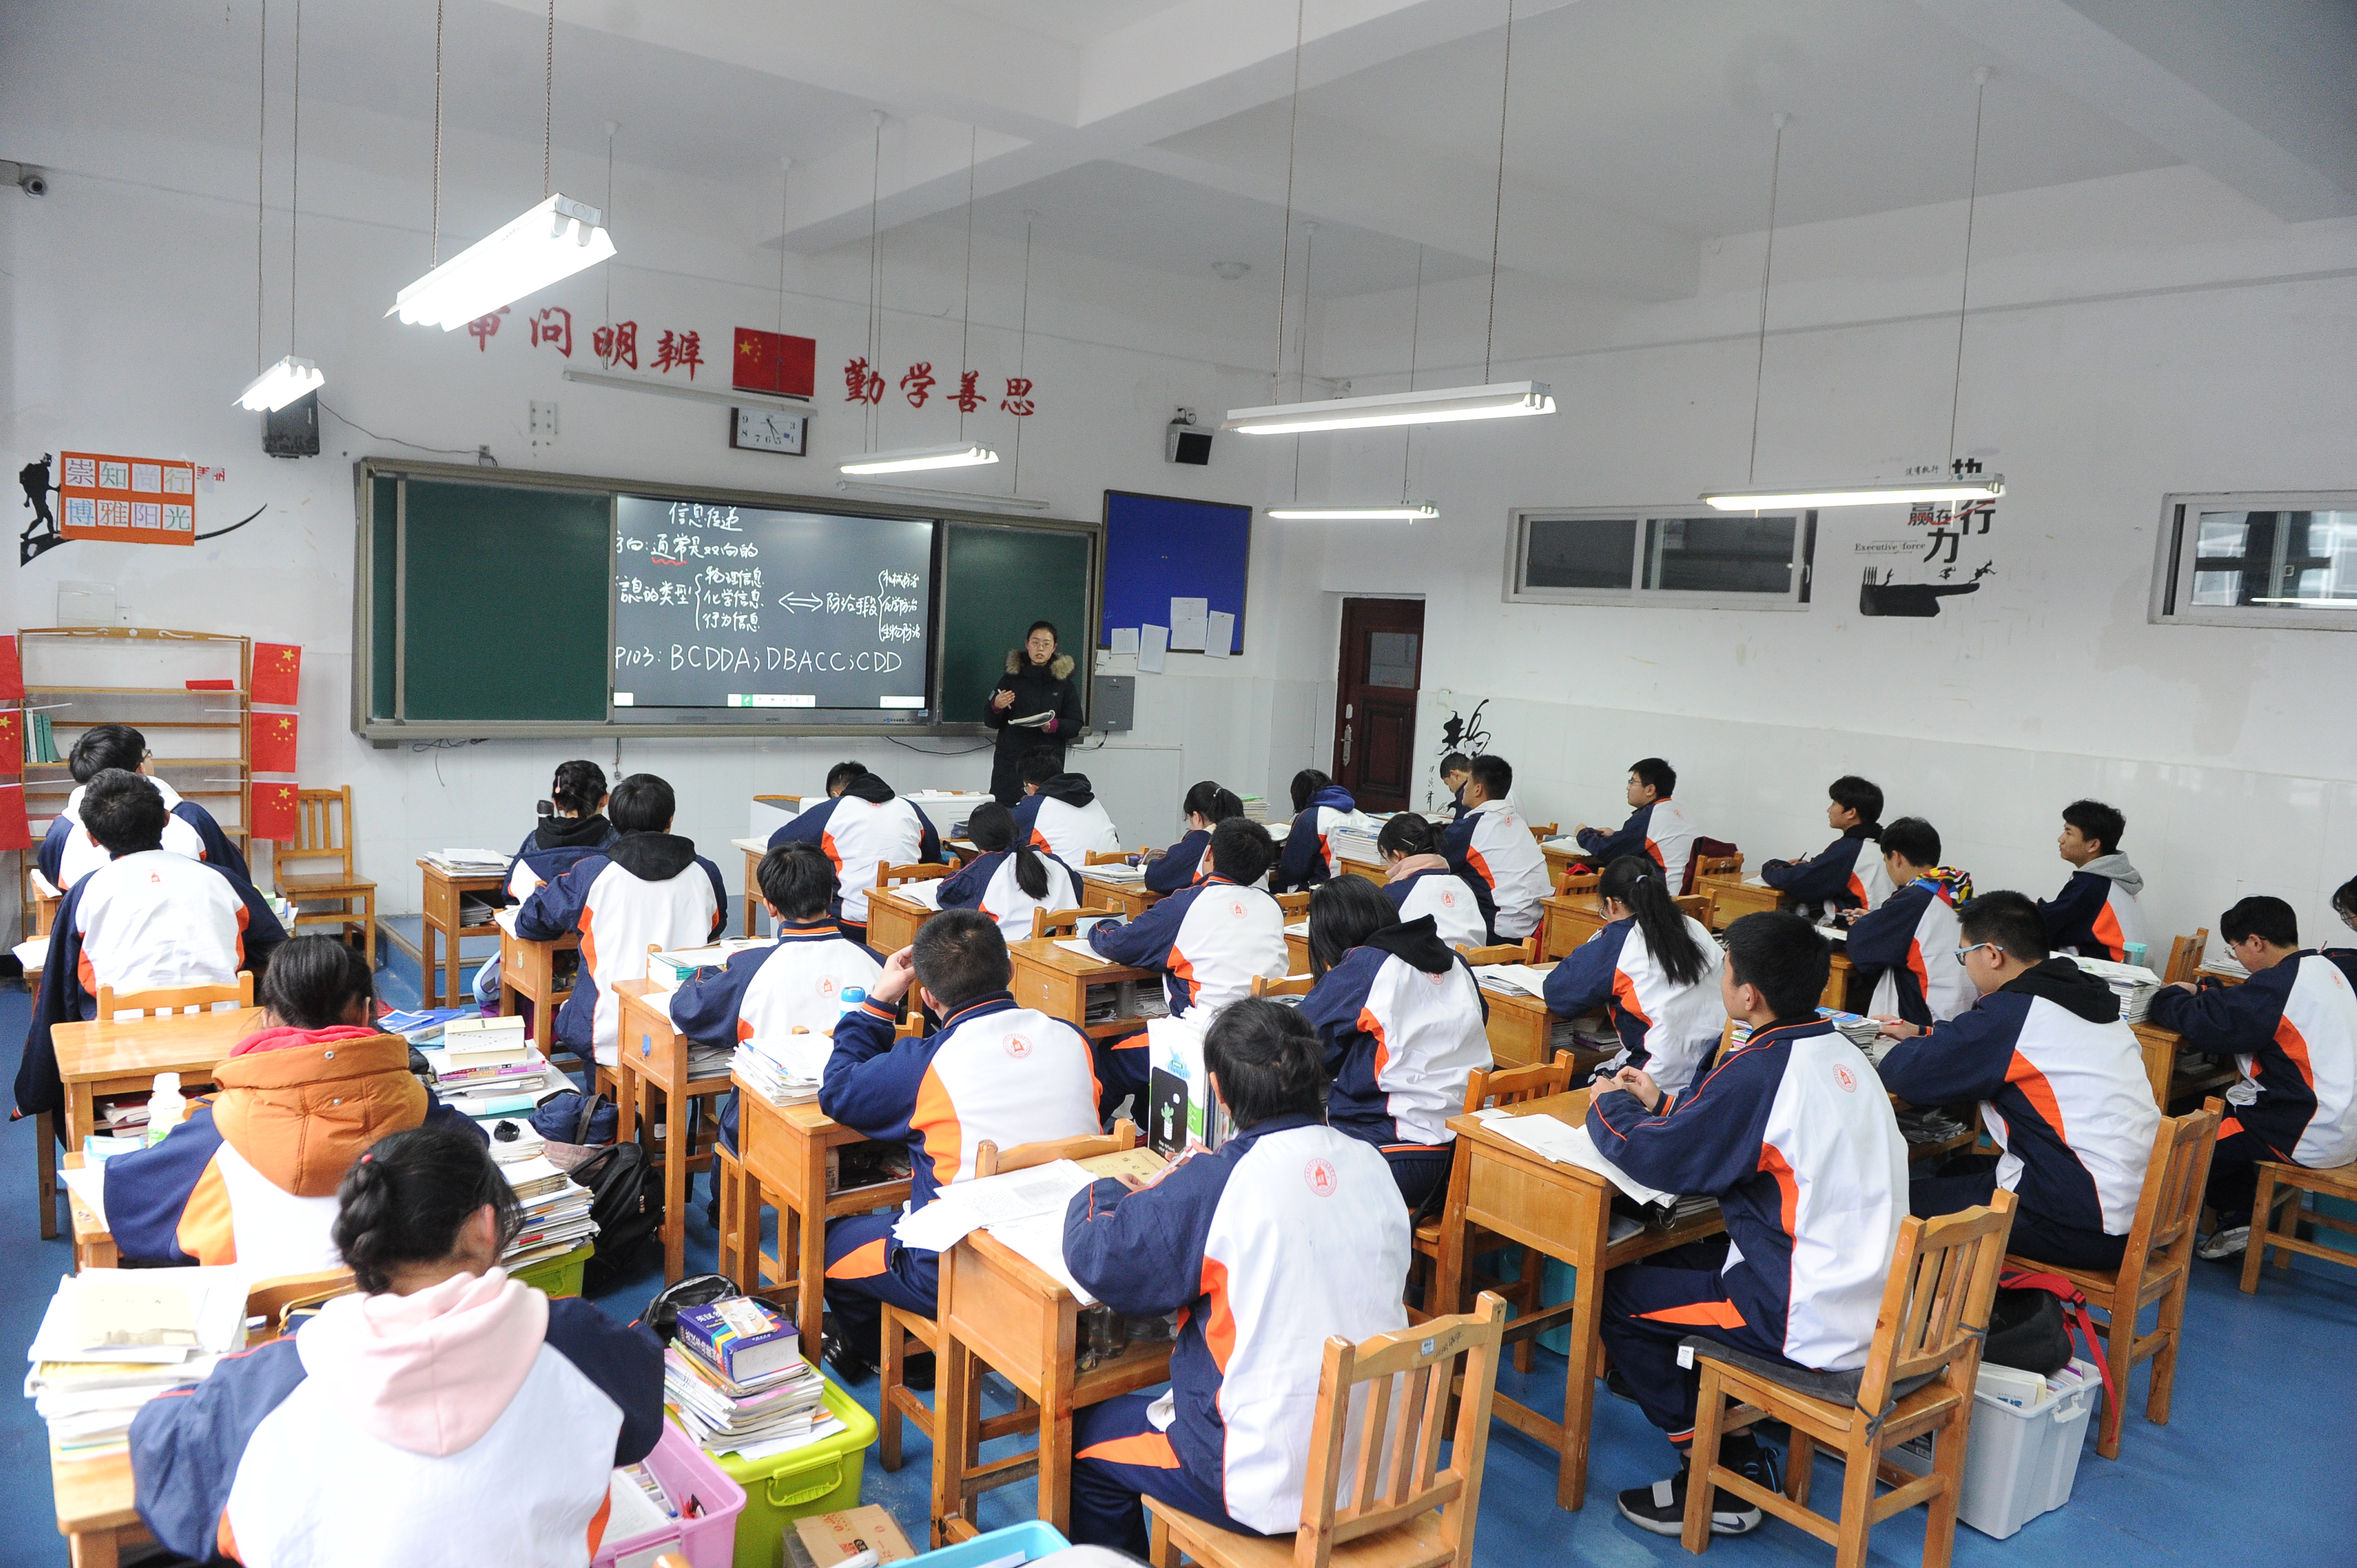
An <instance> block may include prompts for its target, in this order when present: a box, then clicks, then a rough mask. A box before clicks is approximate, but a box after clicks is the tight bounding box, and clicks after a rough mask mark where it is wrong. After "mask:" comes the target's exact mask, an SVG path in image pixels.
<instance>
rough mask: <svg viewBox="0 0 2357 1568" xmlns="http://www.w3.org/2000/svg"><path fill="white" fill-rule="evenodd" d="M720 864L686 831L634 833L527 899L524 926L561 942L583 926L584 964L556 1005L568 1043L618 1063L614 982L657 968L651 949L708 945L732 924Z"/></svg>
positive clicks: (522, 933) (524, 931) (561, 1037)
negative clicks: (700, 849)
mask: <svg viewBox="0 0 2357 1568" xmlns="http://www.w3.org/2000/svg"><path fill="white" fill-rule="evenodd" d="M727 925H728V894H727V892H726V889H725V888H724V887H723V886H721V882H720V868H719V867H718V866H716V865H713V864H712V862H710V861H709V860H706V859H705V857H704V856H702V855H700V854H696V853H695V841H694V839H689V838H682V837H681V836H680V835H678V834H677V833H624V834H623V835H622V836H621V837H620V838H618V839H616V840H615V841H614V842H613V843H612V844H610V845H608V847H607V848H606V849H605V850H604V851H602V852H601V853H599V854H590V855H584V856H583V857H582V858H581V859H580V860H578V861H576V862H575V863H574V865H573V869H571V870H570V871H566V872H563V873H560V874H559V875H558V876H557V877H556V879H555V880H554V881H553V882H551V883H549V885H548V886H545V887H543V888H542V889H541V890H540V891H539V892H537V893H534V894H533V896H532V897H529V898H527V899H525V900H524V901H523V908H521V909H518V910H517V911H516V935H517V936H519V937H522V939H523V940H526V941H532V942H551V941H554V940H557V939H558V938H560V937H563V936H565V935H566V934H568V933H570V932H573V931H579V932H580V933H581V972H580V975H579V977H578V978H577V979H576V980H575V981H574V983H573V994H572V995H570V996H568V997H566V998H565V1005H564V1006H562V1007H560V1008H558V1009H557V1011H556V1038H557V1041H558V1043H560V1044H561V1045H563V1046H565V1047H566V1048H567V1049H569V1050H572V1051H574V1052H575V1053H576V1054H581V1055H586V1054H588V1053H591V1052H595V1054H596V1058H597V1063H598V1065H600V1066H601V1067H611V1066H613V1065H614V1040H615V1036H616V1035H617V1033H618V1032H619V1020H620V1017H621V1010H622V1009H621V999H620V998H619V996H617V995H616V994H615V993H614V987H615V986H616V985H617V984H619V983H621V982H623V981H625V980H644V979H645V978H646V977H647V948H648V947H649V945H650V944H651V945H652V946H655V947H658V948H690V947H698V946H701V945H702V944H704V943H705V942H708V941H711V940H714V939H715V938H716V937H718V936H719V935H720V933H721V932H722V931H723V930H725V929H727Z"/></svg>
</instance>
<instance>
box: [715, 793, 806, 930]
mask: <svg viewBox="0 0 2357 1568" xmlns="http://www.w3.org/2000/svg"><path fill="white" fill-rule="evenodd" d="M753 798H754V799H755V800H771V799H775V800H793V799H795V797H793V796H791V795H779V796H774V797H772V796H767V795H756V796H755V797H753ZM728 842H729V843H733V844H735V845H736V846H737V848H738V849H741V850H743V851H744V852H745V891H744V893H743V895H742V898H743V902H744V905H745V929H744V931H743V932H742V933H741V934H742V935H745V936H748V937H750V936H757V935H759V932H760V929H761V857H762V856H763V855H765V854H769V853H770V841H769V840H768V839H755V838H743V839H730V840H729V841H728Z"/></svg>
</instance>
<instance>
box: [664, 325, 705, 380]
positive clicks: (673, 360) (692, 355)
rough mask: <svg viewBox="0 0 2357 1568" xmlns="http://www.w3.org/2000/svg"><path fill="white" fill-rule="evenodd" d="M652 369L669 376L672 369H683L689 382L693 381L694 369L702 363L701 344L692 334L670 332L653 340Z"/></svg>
mask: <svg viewBox="0 0 2357 1568" xmlns="http://www.w3.org/2000/svg"><path fill="white" fill-rule="evenodd" d="M653 363H654V368H655V369H656V370H658V371H662V373H663V374H665V375H669V374H671V372H672V371H673V370H674V369H684V370H685V371H687V379H688V380H689V381H694V380H695V367H696V366H698V365H700V364H702V363H704V354H703V352H702V342H701V339H699V338H698V337H697V336H696V334H694V333H693V332H678V333H674V332H670V331H665V332H664V333H663V335H662V337H660V338H656V339H655V357H654V360H653Z"/></svg>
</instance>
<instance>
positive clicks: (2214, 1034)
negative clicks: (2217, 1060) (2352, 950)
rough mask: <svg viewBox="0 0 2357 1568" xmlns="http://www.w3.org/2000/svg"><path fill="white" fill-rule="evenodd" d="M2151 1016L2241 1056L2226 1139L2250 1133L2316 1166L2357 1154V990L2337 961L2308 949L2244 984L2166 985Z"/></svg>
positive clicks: (2189, 1037) (2193, 1040) (2282, 1154)
mask: <svg viewBox="0 0 2357 1568" xmlns="http://www.w3.org/2000/svg"><path fill="white" fill-rule="evenodd" d="M2147 1016H2148V1017H2149V1018H2150V1019H2151V1020H2152V1022H2153V1023H2155V1024H2157V1025H2158V1026H2160V1027H2162V1028H2164V1029H2174V1030H2176V1031H2177V1032H2178V1033H2179V1034H2180V1035H2182V1036H2185V1043H2186V1044H2187V1045H2189V1046H2191V1047H2195V1048H2196V1049H2199V1050H2204V1051H2232V1052H2233V1053H2234V1055H2235V1057H2236V1058H2237V1059H2238V1060H2239V1061H2240V1063H2241V1065H2242V1069H2243V1079H2242V1081H2241V1082H2239V1083H2237V1084H2235V1085H2234V1086H2233V1088H2232V1089H2229V1090H2227V1091H2226V1120H2225V1121H2224V1122H2221V1123H2220V1124H2219V1128H2218V1136H2219V1137H2220V1138H2222V1139H2223V1138H2230V1137H2232V1136H2233V1135H2234V1134H2235V1133H2239V1132H2248V1133H2251V1134H2252V1135H2253V1136H2255V1137H2256V1138H2257V1139H2258V1140H2259V1142H2260V1143H2262V1144H2266V1146H2267V1147H2268V1148H2269V1149H2271V1150H2272V1151H2274V1153H2275V1155H2276V1158H2277V1159H2281V1160H2288V1161H2290V1162H2291V1163H2292V1164H2293V1165H2307V1166H2309V1168H2311V1169H2330V1168H2331V1167H2332V1166H2335V1165H2347V1164H2349V1163H2350V1162H2351V1161H2352V1160H2357V991H2352V988H2351V986H2350V982H2349V977H2348V976H2347V975H2346V974H2344V973H2342V972H2341V966H2340V965H2339V964H2336V963H2335V962H2333V961H2332V960H2330V959H2329V958H2327V957H2325V956H2324V955H2323V954H2322V953H2319V952H2313V951H2310V950H2307V949H2305V948H2303V949H2302V950H2299V951H2298V952H2296V953H2294V954H2292V955H2291V956H2290V957H2289V958H2287V959H2285V960H2284V961H2282V962H2281V963H2278V964H2276V965H2275V966H2274V967H2273V968H2270V969H2263V970H2261V971H2260V972H2258V973H2256V974H2255V975H2253V976H2251V978H2250V979H2248V980H2246V981H2244V982H2243V983H2242V984H2240V985H2218V986H2212V987H2211V988H2209V989H2208V990H2205V991H2200V992H2190V993H2189V992H2184V991H2179V990H2178V989H2177V988H2176V987H2175V986H2169V985H2165V986H2162V987H2161V988H2160V990H2158V992H2156V993H2153V999H2152V1007H2151V1011H2150V1012H2149V1013H2148V1014H2147Z"/></svg>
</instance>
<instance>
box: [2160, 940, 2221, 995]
mask: <svg viewBox="0 0 2357 1568" xmlns="http://www.w3.org/2000/svg"><path fill="white" fill-rule="evenodd" d="M2209 950H2210V928H2209V927H2207V926H2201V927H2198V928H2196V929H2195V930H2194V932H2193V934H2192V935H2191V936H2190V937H2179V938H2178V939H2176V940H2174V941H2172V942H2170V943H2169V967H2168V968H2167V969H2164V970H2162V971H2161V972H2160V981H2161V983H2162V984H2164V985H2174V984H2176V983H2178V982H2179V981H2180V980H2191V979H2192V978H2193V977H2194V975H2195V974H2196V973H2198V972H2200V970H2201V959H2202V955H2204V954H2205V953H2207V952H2208V951H2209Z"/></svg>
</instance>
